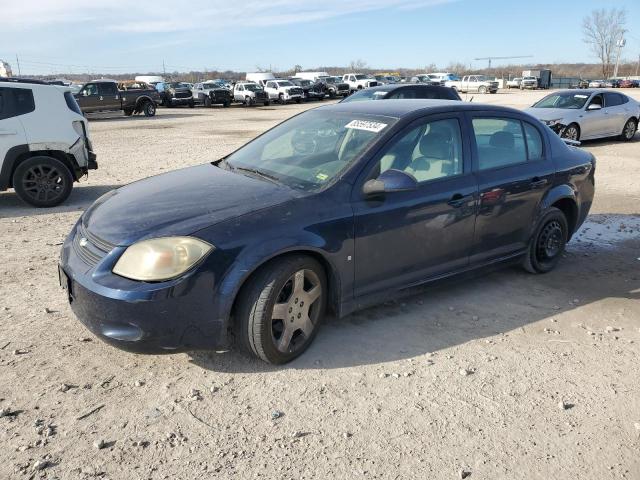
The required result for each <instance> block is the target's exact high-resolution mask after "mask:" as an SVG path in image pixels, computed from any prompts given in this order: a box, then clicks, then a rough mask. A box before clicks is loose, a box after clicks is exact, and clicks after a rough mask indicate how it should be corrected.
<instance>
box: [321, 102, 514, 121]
mask: <svg viewBox="0 0 640 480" xmlns="http://www.w3.org/2000/svg"><path fill="white" fill-rule="evenodd" d="M319 109H321V110H325V111H333V112H345V113H360V114H365V115H383V116H387V117H396V118H402V117H405V116H409V115H411V114H413V113H416V112H425V113H427V112H428V111H430V110H432V111H434V113H435V112H436V111H447V112H464V111H471V110H482V111H492V112H503V113H515V114H518V115H522V113H523V112H521V111H520V110H516V109H514V108H509V107H502V106H498V105H487V104H482V103H471V102H458V101H455V100H431V99H429V100H422V99H415V100H414V99H411V100H410V99H399V100H396V99H393V100H385V101H383V102H378V101H370V102H345V103H335V104H333V105H326V106H324V107H319Z"/></svg>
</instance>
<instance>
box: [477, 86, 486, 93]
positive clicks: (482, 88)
mask: <svg viewBox="0 0 640 480" xmlns="http://www.w3.org/2000/svg"><path fill="white" fill-rule="evenodd" d="M478 93H487V87H484V86H483V87H480V88H478Z"/></svg>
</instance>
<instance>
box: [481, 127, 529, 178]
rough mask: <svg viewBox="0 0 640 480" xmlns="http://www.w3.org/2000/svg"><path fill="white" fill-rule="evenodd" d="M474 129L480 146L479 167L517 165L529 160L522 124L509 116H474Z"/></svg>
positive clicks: (487, 168) (486, 168) (485, 168)
mask: <svg viewBox="0 0 640 480" xmlns="http://www.w3.org/2000/svg"><path fill="white" fill-rule="evenodd" d="M473 131H474V135H475V137H476V145H477V148H478V168H479V169H480V170H489V169H492V168H500V167H506V166H508V165H517V164H519V163H524V162H526V161H527V149H526V146H525V140H524V136H523V135H522V125H521V123H520V121H519V120H515V119H509V118H478V117H477V118H474V119H473Z"/></svg>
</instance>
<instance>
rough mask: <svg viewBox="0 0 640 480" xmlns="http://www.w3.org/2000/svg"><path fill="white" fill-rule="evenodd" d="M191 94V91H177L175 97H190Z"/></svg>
mask: <svg viewBox="0 0 640 480" xmlns="http://www.w3.org/2000/svg"><path fill="white" fill-rule="evenodd" d="M190 96H191V92H188V91H187V92H176V94H175V98H189V97H190Z"/></svg>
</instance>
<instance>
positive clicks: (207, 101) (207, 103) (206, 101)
mask: <svg viewBox="0 0 640 480" xmlns="http://www.w3.org/2000/svg"><path fill="white" fill-rule="evenodd" d="M211 105H212V103H211V97H209V96H207V97H204V106H205V107H207V108H211Z"/></svg>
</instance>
